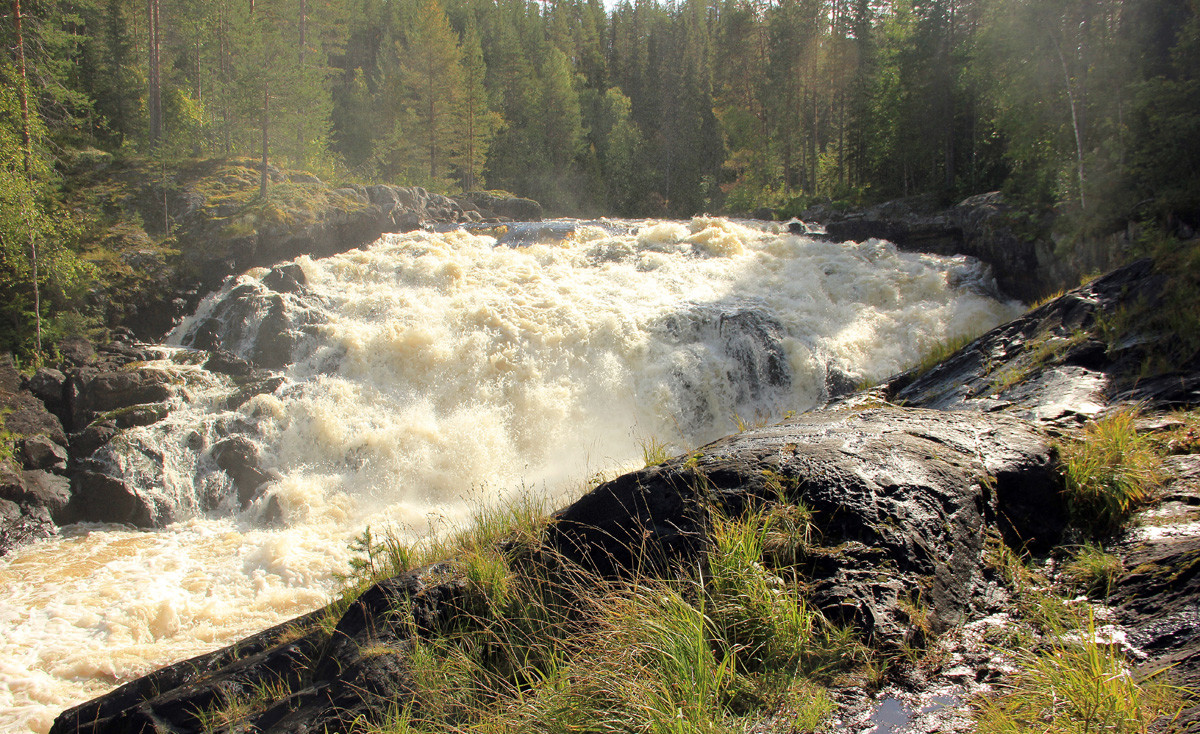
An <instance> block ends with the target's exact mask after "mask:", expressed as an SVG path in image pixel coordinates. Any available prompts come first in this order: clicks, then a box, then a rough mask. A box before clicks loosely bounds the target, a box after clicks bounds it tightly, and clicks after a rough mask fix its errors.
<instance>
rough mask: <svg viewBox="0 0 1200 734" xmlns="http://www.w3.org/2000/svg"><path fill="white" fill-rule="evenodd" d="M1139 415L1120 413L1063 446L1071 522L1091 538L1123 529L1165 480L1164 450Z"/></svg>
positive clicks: (1061, 451) (1093, 426)
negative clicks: (1139, 428)
mask: <svg viewBox="0 0 1200 734" xmlns="http://www.w3.org/2000/svg"><path fill="white" fill-rule="evenodd" d="M1137 417H1138V412H1137V411H1136V410H1134V409H1121V410H1117V411H1115V412H1113V413H1110V414H1109V415H1107V416H1105V417H1103V418H1101V419H1099V420H1096V421H1094V422H1092V423H1091V424H1089V425H1088V426H1087V428H1085V429H1084V431H1083V435H1082V436H1081V439H1080V440H1075V441H1066V442H1064V443H1062V444H1061V445H1060V447H1059V451H1060V454H1061V459H1062V472H1063V478H1064V480H1065V485H1066V486H1065V492H1066V497H1067V504H1068V507H1069V509H1070V513H1071V517H1072V521H1073V522H1074V523H1075V524H1077V525H1078V526H1079V527H1081V528H1083V529H1085V530H1087V531H1090V532H1091V533H1092V535H1093V536H1097V537H1099V536H1104V535H1110V534H1112V533H1114V532H1116V531H1117V530H1119V529H1120V528H1121V527H1122V526H1123V525H1124V524H1125V523H1126V522H1128V520H1129V518H1130V517H1131V516H1132V515H1133V513H1134V511H1135V510H1137V509H1138V508H1139V507H1140V506H1142V505H1143V504H1145V502H1146V501H1147V500H1148V499H1149V498H1150V493H1151V491H1152V490H1153V488H1154V487H1155V486H1157V484H1158V483H1159V481H1160V480H1161V469H1160V466H1161V463H1162V456H1161V453H1160V450H1159V449H1158V447H1157V445H1156V444H1155V442H1154V440H1153V439H1152V438H1151V437H1149V436H1146V435H1143V434H1140V433H1139V432H1138V431H1137V428H1136V420H1137Z"/></svg>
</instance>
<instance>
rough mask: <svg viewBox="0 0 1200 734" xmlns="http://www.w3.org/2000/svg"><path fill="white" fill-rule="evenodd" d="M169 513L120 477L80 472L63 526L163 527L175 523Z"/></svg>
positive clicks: (76, 475) (74, 484)
mask: <svg viewBox="0 0 1200 734" xmlns="http://www.w3.org/2000/svg"><path fill="white" fill-rule="evenodd" d="M171 519H172V518H171V515H170V512H169V510H168V509H167V508H166V507H165V506H162V505H160V504H159V503H158V502H156V501H155V500H154V499H153V498H150V497H146V496H144V495H142V494H141V493H139V492H137V491H136V490H135V489H133V488H132V487H130V486H129V485H128V484H126V483H125V482H123V481H122V480H120V479H117V478H116V477H111V476H109V475H107V474H104V473H102V472H99V471H88V470H85V471H80V472H77V473H76V474H75V476H74V477H73V478H72V482H71V500H70V502H69V503H68V504H67V507H66V508H65V509H64V511H63V523H64V524H68V523H74V522H107V523H120V524H128V525H133V526H135V527H139V528H152V527H162V526H163V525H166V524H167V523H168V522H170V521H171Z"/></svg>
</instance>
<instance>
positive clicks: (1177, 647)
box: [1109, 536, 1200, 731]
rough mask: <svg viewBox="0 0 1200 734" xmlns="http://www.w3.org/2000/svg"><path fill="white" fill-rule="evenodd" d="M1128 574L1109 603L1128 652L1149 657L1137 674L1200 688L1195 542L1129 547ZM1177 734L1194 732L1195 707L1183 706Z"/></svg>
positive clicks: (1199, 544) (1198, 723)
mask: <svg viewBox="0 0 1200 734" xmlns="http://www.w3.org/2000/svg"><path fill="white" fill-rule="evenodd" d="M1124 560H1125V567H1126V568H1127V569H1129V571H1128V573H1126V574H1125V576H1124V577H1122V578H1121V579H1120V581H1119V582H1118V584H1117V588H1116V590H1115V591H1114V593H1113V595H1112V597H1111V598H1110V599H1109V603H1110V604H1112V605H1113V606H1115V607H1116V616H1117V620H1118V621H1119V622H1120V623H1121V624H1122V625H1123V627H1124V628H1125V630H1126V633H1127V635H1128V640H1129V642H1130V643H1131V644H1132V646H1133V647H1134V648H1135V649H1137V650H1140V651H1141V652H1143V653H1146V654H1147V655H1149V656H1150V660H1149V661H1147V662H1146V663H1144V664H1143V665H1142V670H1141V671H1140V672H1142V673H1147V674H1149V673H1154V672H1159V671H1163V670H1168V671H1170V672H1169V675H1170V680H1171V682H1172V683H1173V684H1175V685H1180V686H1186V687H1188V688H1191V689H1193V690H1195V689H1196V688H1197V687H1200V537H1196V536H1189V537H1164V538H1157V539H1152V540H1148V541H1144V542H1142V543H1139V544H1137V545H1135V546H1134V547H1133V548H1132V549H1131V550H1130V551H1129V552H1128V553H1127V554H1126V556H1125V559H1124ZM1176 725H1177V726H1178V729H1177V731H1195V730H1196V729H1197V728H1200V705H1198V704H1197V703H1196V702H1195V701H1194V700H1192V701H1189V702H1188V705H1187V708H1185V709H1184V711H1183V712H1182V714H1181V716H1180V719H1179V720H1178V721H1177V722H1176Z"/></svg>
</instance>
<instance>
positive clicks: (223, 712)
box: [193, 680, 292, 734]
mask: <svg viewBox="0 0 1200 734" xmlns="http://www.w3.org/2000/svg"><path fill="white" fill-rule="evenodd" d="M222 695H223V696H224V697H223V698H221V700H220V701H219V702H214V703H213V705H211V706H209V707H207V708H203V709H199V710H197V711H195V712H193V716H194V718H195V720H196V726H197V727H199V730H200V731H201V732H205V734H208V733H209V732H220V731H231V730H235V731H236V730H239V728H238V725H239V724H244V722H246V721H247V720H248V719H249V718H250V717H251V716H253V715H254V714H256V713H261V712H263V711H265V710H266V709H268V708H270V707H271V706H272V705H274V704H275V703H277V702H279V701H282V700H284V699H286V698H288V697H289V696H291V695H292V690H291V688H290V687H289V686H288V684H287V683H286V682H284V681H281V680H264V681H258V682H255V683H253V684H252V685H249V686H247V687H246V688H243V689H241V690H239V691H238V692H236V693H233V694H229V695H225V694H222Z"/></svg>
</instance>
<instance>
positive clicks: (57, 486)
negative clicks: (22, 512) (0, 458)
mask: <svg viewBox="0 0 1200 734" xmlns="http://www.w3.org/2000/svg"><path fill="white" fill-rule="evenodd" d="M21 483H22V485H23V486H24V487H25V495H26V497H28V498H29V500H30V501H32V502H34V503H36V504H39V505H41V506H42V507H45V508H46V511H47V512H49V513H50V517H51V519H53V520H54V521H55V522H59V521H60V519H61V518H62V517H64V514H63V513H64V511H65V510H66V508H67V503H68V502H69V501H70V499H71V480H70V479H67V478H66V477H64V476H59V475H58V474H51V473H50V472H46V471H25V472H21Z"/></svg>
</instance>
